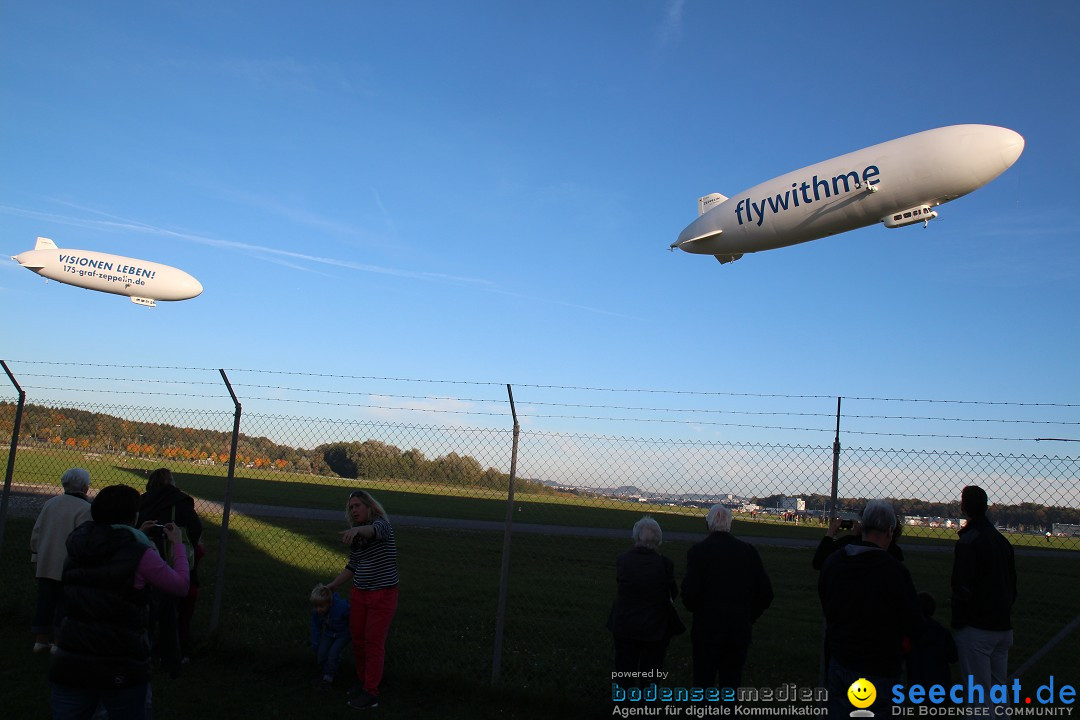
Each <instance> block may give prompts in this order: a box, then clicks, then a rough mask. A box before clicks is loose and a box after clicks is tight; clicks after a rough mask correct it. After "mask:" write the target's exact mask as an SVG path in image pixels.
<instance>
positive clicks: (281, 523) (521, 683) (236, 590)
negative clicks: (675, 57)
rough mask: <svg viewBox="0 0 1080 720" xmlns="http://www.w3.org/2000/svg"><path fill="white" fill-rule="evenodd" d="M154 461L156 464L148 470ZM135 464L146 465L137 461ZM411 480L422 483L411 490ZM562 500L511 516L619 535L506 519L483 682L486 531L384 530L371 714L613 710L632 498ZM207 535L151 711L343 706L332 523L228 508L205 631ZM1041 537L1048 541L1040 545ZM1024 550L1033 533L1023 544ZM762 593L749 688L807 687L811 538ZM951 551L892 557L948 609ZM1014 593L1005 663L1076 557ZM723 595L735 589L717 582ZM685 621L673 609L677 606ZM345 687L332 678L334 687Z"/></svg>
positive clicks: (781, 563)
mask: <svg viewBox="0 0 1080 720" xmlns="http://www.w3.org/2000/svg"><path fill="white" fill-rule="evenodd" d="M34 455H35V454H33V453H27V454H23V453H20V456H19V464H18V465H17V474H16V480H17V481H21V482H27V481H29V482H38V483H40V484H43V485H49V486H51V487H55V478H56V477H57V476H58V475H59V474H60V472H61V471H62V470H63V468H65V467H67V466H69V465H70V464H76V462H78V463H79V464H82V465H84V466H90V465H91V461H88V460H87V459H86V458H83V457H78V456H76V454H75V453H72V457H63V458H57V457H56V456H55V454H54V455H50V456H48V461H49V464H48V465H47V466H45V465H44V461H45V460H46V458H44V457H36V458H35V457H34ZM129 464H130V466H129V467H124V466H123V465H122V464H120V463H118V462H117V458H108V459H103V460H102V461H100V462H99V463H98V464H97V465H96V466H94V467H89V469H90V470H91V472H92V473H93V475H94V478H95V487H101V486H103V485H105V484H111V483H114V482H119V481H121V480H124V481H126V482H129V483H130V484H132V485H135V486H136V487H139V488H141V487H142V485H143V483H144V482H145V480H144V475H143V473H142V470H143V469H144V467H143V465H142V463H134V462H130V461H129ZM156 465H157V464H154V466H156ZM145 467H150V465H149V464H147V465H146V466H145ZM206 470H208V471H210V470H212V471H213V472H205V473H204V472H203V468H200V469H199V472H198V473H194V472H184V473H180V474H178V484H180V485H181V487H182V488H183V489H184V490H185V491H187V492H190V493H191V494H193V495H196V496H197V497H199V498H203V499H206V500H214V501H220V500H221V499H222V498H223V495H224V483H223V478H222V475H221V474H220V468H207V469H206ZM267 475H268V476H267V477H260V478H241V479H238V480H237V481H236V484H235V487H234V494H233V500H234V502H245V503H263V504H279V505H289V506H303V507H318V508H331V509H336V508H339V507H342V506H343V504H344V499H345V491H346V489H347V488H348V487H353V486H355V484H354V483H350V484H348V485H346V484H345V483H344V482H343V481H336V484H335V485H328V484H325V483H327V482H335V481H330V480H324V479H319V478H306V477H299V476H289V475H287V474H278V473H268V474H267ZM364 487H368V488H373V489H375V490H376V492H377V494H378V496H379V498H380V499H381V500H382V501H383V502H384V504H385V505H386V506H387V508H388V510H389V511H390V513H391V515H392V516H393V515H394V514H405V515H421V516H436V517H459V518H470V519H488V520H501V519H502V518H503V517H504V515H505V511H506V504H505V500H504V499H497V498H493V497H490V496H488V497H483V496H480V497H477V496H476V494H472V495H470V494H468V493H464V492H461V491H458V492H455V493H452V494H451V493H446V494H440V493H439V489H438V488H427V487H420V486H412V487H410V488H408V489H407V490H403V489H391V488H389V487H384V486H383V484H381V483H368V482H365V483H364ZM421 490H424V492H420V491H421ZM570 500H571V499H570V498H552V497H549V496H534V497H521V498H518V502H516V503H515V508H517V507H520V508H521V510H520V511H515V520H516V521H517V520H520V521H522V522H532V523H541V524H558V525H577V526H584V527H609V528H620V529H624V530H625V531H626V533H627V539H626V541H622V540H609V539H603V538H591V537H590V538H583V537H561V536H554V535H547V534H524V533H522V534H515V536H514V538H513V545H512V551H511V573H510V584H509V595H508V602H507V619H506V644H505V647H504V651H503V667H502V675H501V681H502V683H501V685H502V689H500V690H492V689H491V688H490V683H491V675H492V651H493V646H494V641H495V638H494V628H495V612H496V604H497V596H498V583H499V568H500V561H501V552H502V534H501V533H496V532H478V531H453V530H430V529H422V528H415V527H398V528H397V532H396V534H397V541H398V546H399V557H400V571H401V580H402V584H401V587H402V590H401V601H400V607H399V611H398V615H397V617H396V618H395V620H394V624H393V626H392V629H391V637H390V640H389V644H388V664H387V680H386V688H385V703H384V706H383V707H382V708H380V711H379V712H380V713H381V714H382V715H383V716H384V717H390V718H393V717H427V716H431V715H436V714H437V715H438V716H439V717H445V718H456V717H461V718H465V717H469V718H475V717H496V718H498V717H507V718H510V717H514V718H533V717H536V718H540V717H551V716H560V717H562V716H566V717H593V716H597V715H596V714H597V713H601V712H603V711H607V712H608V713H609V712H610V705H609V704H608V700H609V699H610V694H609V693H610V663H611V652H612V651H611V638H610V635H609V634H608V633H607V631H606V630H605V628H604V621H605V618H606V616H607V612H608V609H609V607H610V604H611V601H612V599H613V597H614V592H615V586H614V560H615V557H616V556H617V555H618V554H619V553H620V552H622V551H623V550H625V549H626V548H627V547H628V546H629V528H630V526H631V525H632V524H633V522H634V521H635V520H636V519H637V518H638V517H640V515H641V514H642V511H643V510H644V509H645V508H642V507H639V506H631V507H586V506H581V505H574V504H572V503H571V502H570ZM653 510H654V515H656V516H657V517H658V518H659V520H660V522H661V524H662V525H663V527H664V529H665V530H666V531H672V530H681V531H685V532H693V533H700V532H701V530H702V526H703V522H702V519H701V514H702V511H697V512H696V513H695V514H694V515H691V514H671V513H668V512H665V510H668V509H665V508H654V509H653ZM205 519H206V520H207V529H206V532H205V533H204V542H205V543H206V545H207V546H208V551H209V554H208V561H207V563H206V564H205V565H204V566H203V569H202V570H201V575H202V578H203V588H202V591H201V592H202V594H201V598H200V604H199V610H198V613H197V616H196V627H195V630H196V633H197V634H198V635H199V636H200V638H201V645H200V648H199V652H198V656H197V657H196V659H195V662H194V663H193V664H192V666H191V667H190V669H189V672H188V673H187V674H186V675H185V676H184V677H182V678H180V679H179V680H176V681H171V680H168V679H167V678H164V677H160V678H157V679H156V680H155V692H156V697H157V701H156V716H157V717H158V718H166V719H168V718H189V717H200V718H224V717H226V716H232V715H234V714H236V713H243V714H244V715H245V716H247V715H249V714H251V715H253V714H259V715H268V716H271V717H306V716H310V715H311V714H314V713H316V712H317V713H318V714H320V715H323V714H326V715H329V716H331V717H334V716H336V714H338V713H341V714H349V711H348V710H347V708H345V707H344V699H343V695H342V694H341V693H335V694H334V695H330V696H318V695H315V694H314V693H313V692H312V691H311V690H310V689H309V688H308V683H309V681H310V678H311V677H312V675H313V670H314V668H313V667H312V666H311V662H310V658H309V657H308V650H307V633H308V624H307V623H308V617H307V609H306V607H307V606H306V601H307V594H308V592H309V591H310V588H311V586H312V585H314V583H315V582H316V581H320V580H322V581H325V580H327V579H329V578H330V577H332V576H333V575H334V574H335V573H336V572H337V570H338V569H339V568H340V567H341V565H342V563H343V558H344V553H343V551H342V549H341V547H340V545H339V543H338V542H337V534H336V533H337V531H338V530H340V529H341V527H342V525H341V523H336V522H323V521H297V520H283V519H280V518H274V519H272V520H271V519H266V518H256V517H247V516H239V515H238V516H235V517H233V518H232V520H231V522H230V534H229V547H228V553H227V561H226V567H225V579H224V583H223V586H222V593H223V594H222V605H221V621H220V624H219V632H218V633H217V634H216V636H214V637H210V636H209V635H208V633H207V629H208V627H209V617H210V608H211V599H212V593H213V591H214V573H213V570H214V561H215V559H216V558H217V557H218V555H219V552H218V550H219V548H218V542H219V534H220V533H219V530H218V527H217V526H216V523H218V522H219V518H218V517H214V516H211V515H207V516H206V518H205ZM31 524H32V523H31V521H29V520H20V519H11V520H9V522H8V525H7V531H6V533H5V537H4V553H3V557H2V558H0V572H2V573H3V575H2V576H3V577H4V583H3V586H2V588H0V627H2V636H0V637H2V639H0V658H2V660H3V662H2V669H0V682H3V683H4V687H5V696H6V697H10V698H11V699H10V700H9V702H10V703H12V704H10V705H8V706H7V707H10V708H12V711H11V712H12V714H10V715H8V713H7V712H5V715H6V716H10V717H18V718H22V717H27V718H30V717H40V716H43V715H44V714H45V711H44V708H45V706H46V704H47V688H46V686H45V683H44V679H43V673H44V667H45V662H46V660H45V659H44V658H41V657H40V656H31V655H30V653H29V647H30V642H29V632H28V630H27V629H28V627H29V623H30V615H31V612H32V608H33V600H34V589H33V580H32V570H31V566H30V565H29V563H28V562H26V560H27V559H28V558H27V555H26V554H25V548H26V547H27V543H28V537H29V531H30V526H31ZM735 531H736V533H737V534H745V535H757V536H762V535H777V536H786V537H805V538H808V539H815V540H816V539H817V538H818V537H820V535H821V529H820V528H818V527H795V526H793V525H790V524H770V523H749V522H746V523H741V524H740V525H737V526H736V528H735ZM920 541H921V542H927V543H947V542H949V538H948V537H945V536H936V537H931V538H925V539H922V538H919V539H915V538H909V537H906V536H905V538H904V543H905V545H908V544H911V545H913V546H914V545H917V544H918V543H919V542H920ZM1044 542H1045V541H1044ZM689 545H690V543H689V542H667V543H665V544H664V545H663V547H662V548H661V550H662V552H663V553H664V554H666V555H668V556H669V557H671V558H672V559H674V560H675V563H676V572H677V575H679V576H681V574H682V569H683V568H684V567H685V562H684V559H685V553H686V550H687V548H688V547H689ZM1036 547H1039V546H1036ZM760 552H761V555H762V559H763V561H764V563H765V565H766V568H767V570H768V572H769V574H770V576H771V578H772V581H773V584H774V587H775V590H776V600H775V602H774V604H773V607H772V608H770V610H769V611H768V612H767V613H766V614H765V615H764V616H763V618H762V619H761V620H760V621H759V623H758V624H757V625H756V626H755V630H754V643H753V645H752V648H751V653H750V658H749V660H748V663H747V669H746V677H745V684H746V685H748V686H758V687H776V686H779V685H781V684H783V683H791V682H794V683H796V684H798V685H799V686H813V685H815V684H816V678H817V667H818V660H817V658H818V649H819V640H820V633H821V617H820V609H819V605H818V601H817V595H816V581H817V577H816V573H814V572H813V570H812V569H811V568H810V556H811V550H810V549H809V548H806V549H791V548H782V547H771V546H761V547H760ZM951 561H952V558H951V554H949V553H947V552H945V553H941V552H918V551H917V548H915V547H912V551H911V552H909V553H908V558H907V565H908V567H909V569H910V570H911V573H912V575H913V577H914V579H915V581H916V584H917V585H918V586H919V587H920V589H926V590H929V591H930V592H932V593H933V594H934V595H935V596H937V597H938V599H939V602H940V604H941V605H942V606H943V607H942V608H941V609H940V610H939V616H940V619H947V612H948V608H947V604H948V603H947V598H948V595H949V588H948V582H949V571H950V567H951ZM1018 570H1019V574H1020V600H1019V602H1018V605H1017V608H1016V611H1015V614H1014V620H1015V623H1016V645H1015V647H1014V649H1013V651H1012V653H1011V656H1010V666H1011V667H1013V668H1016V667H1019V665H1020V664H1021V663H1023V662H1024V661H1025V660H1026V659H1027V658H1028V657H1030V656H1031V655H1032V653H1034V652H1035V651H1036V650H1038V649H1039V648H1040V647H1042V646H1043V645H1044V644H1045V643H1046V642H1047V641H1048V640H1049V639H1050V638H1052V637H1053V636H1054V635H1055V634H1056V633H1057V632H1058V631H1059V630H1060V629H1061V628H1062V627H1063V626H1064V625H1065V624H1066V623H1068V622H1069V621H1070V620H1072V619H1073V618H1074V617H1076V616H1077V614H1080V554H1077V555H1076V556H1075V558H1073V557H1069V556H1065V558H1064V559H1063V558H1062V557H1059V556H1057V555H1046V556H1040V555H1039V554H1035V555H1030V554H1029V555H1024V556H1023V557H1021V558H1020V559H1019V561H1018ZM732 591H733V592H737V591H738V584H737V579H733V582H732ZM683 615H684V619H685V620H687V621H689V617H688V616H687V615H686V613H685V612H684V613H683ZM1075 647H1076V635H1075V634H1074V635H1073V637H1071V638H1068V639H1066V640H1065V641H1064V642H1062V643H1060V644H1059V645H1058V646H1057V647H1056V649H1054V650H1053V651H1051V652H1050V653H1049V654H1047V655H1046V656H1045V657H1044V658H1043V659H1042V660H1041V661H1040V662H1039V663H1038V664H1036V665H1035V666H1034V667H1032V668H1031V669H1030V670H1029V671H1028V672H1027V673H1025V676H1024V679H1023V682H1025V683H1027V682H1028V680H1027V678H1031V679H1032V682H1037V683H1041V682H1045V680H1046V678H1048V677H1049V676H1050V675H1051V674H1052V675H1054V676H1055V678H1057V680H1058V681H1059V682H1070V683H1071V684H1073V685H1076V684H1080V683H1078V681H1080V659H1078V658H1077V655H1076V652H1075ZM689 658H690V646H689V639H688V635H682V636H680V637H677V638H675V640H674V641H673V643H672V646H671V648H670V650H669V653H668V661H667V665H668V669H669V670H670V671H671V672H672V677H671V679H670V680H669V683H670V684H672V685H688V684H689V683H690V677H691V675H690V663H689ZM344 688H345V686H344V684H343V685H342V686H341V688H340V690H341V691H342V692H343V691H344Z"/></svg>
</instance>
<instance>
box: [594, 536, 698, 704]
mask: <svg viewBox="0 0 1080 720" xmlns="http://www.w3.org/2000/svg"><path fill="white" fill-rule="evenodd" d="M633 539H634V547H633V548H631V549H630V550H627V551H626V552H624V553H623V554H622V555H620V556H619V558H618V560H617V561H616V562H615V582H616V584H617V586H618V593H617V595H616V597H615V603H614V605H613V606H612V608H611V615H610V616H609V618H608V629H609V630H611V634H612V636H613V637H614V641H615V670H616V672H635V671H638V672H642V671H646V672H647V671H650V670H658V669H661V668H662V667H663V664H664V655H665V654H666V653H667V647H668V643H669V642H670V640H671V636H672V635H677V634H679V633H681V632H683V631H684V630H685V629H686V628H685V627H684V626H683V624H682V622H681V621H679V617H678V614H677V613H676V612H675V607H674V605H673V604H672V600H673V599H674V598H675V596H676V595H677V594H678V592H679V587H678V585H677V584H676V583H675V563H673V562H672V561H671V558H668V557H664V556H663V555H661V554H660V553H658V552H657V551H656V549H657V548H658V547H660V543H661V542H662V541H663V533H662V532H661V530H660V524H659V523H657V522H656V520H653V519H652V518H651V517H649V516H648V515H646V516H645V517H643V518H641V519H640V520H638V521H637V522H636V523H635V524H634V530H633ZM644 682H646V681H644V680H642V679H641V678H639V679H638V684H639V685H640V684H644Z"/></svg>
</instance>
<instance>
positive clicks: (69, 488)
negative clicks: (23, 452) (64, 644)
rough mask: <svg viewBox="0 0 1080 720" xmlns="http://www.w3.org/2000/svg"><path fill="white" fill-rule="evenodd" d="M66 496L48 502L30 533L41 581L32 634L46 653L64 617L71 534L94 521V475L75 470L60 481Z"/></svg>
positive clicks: (36, 648)
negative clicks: (88, 494)
mask: <svg viewBox="0 0 1080 720" xmlns="http://www.w3.org/2000/svg"><path fill="white" fill-rule="evenodd" d="M60 485H61V486H63V488H64V494H63V495H57V496H56V497H54V498H51V499H49V500H48V501H46V503H45V504H44V505H42V507H41V512H40V513H38V516H37V520H36V521H34V529H33V530H32V531H31V533H30V561H31V562H32V563H34V568H35V570H34V576H35V577H36V578H37V607H36V609H35V610H34V620H33V625H32V627H31V628H30V631H31V632H32V633H34V652H45V651H46V650H48V649H49V648H50V647H52V643H51V642H50V638H51V637H52V634H53V633H54V632H55V631H56V628H57V627H59V625H60V618H61V617H62V615H63V587H62V585H61V584H60V577H61V575H62V573H63V572H64V561H65V560H67V546H66V545H65V543H66V542H67V538H68V535H69V534H71V531H72V530H74V529H75V528H77V527H79V526H80V525H82V524H83V523H84V522H86V521H88V520H89V519H90V501H89V500H87V498H86V491H87V490H89V489H90V473H89V472H87V471H86V470H84V469H82V468H71V469H69V470H68V471H67V472H65V473H64V474H63V476H61V478H60Z"/></svg>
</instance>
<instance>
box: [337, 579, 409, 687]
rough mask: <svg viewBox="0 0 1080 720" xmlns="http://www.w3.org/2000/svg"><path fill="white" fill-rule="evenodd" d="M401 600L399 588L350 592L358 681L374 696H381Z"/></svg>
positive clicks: (353, 590)
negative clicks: (388, 645)
mask: <svg viewBox="0 0 1080 720" xmlns="http://www.w3.org/2000/svg"><path fill="white" fill-rule="evenodd" d="M397 599H398V589H397V588H396V587H392V588H386V589H384V590H358V589H357V588H353V589H352V592H350V593H349V632H350V633H351V634H352V648H353V658H354V659H355V660H356V678H357V679H358V680H359V681H360V682H361V683H363V685H364V690H365V691H367V692H368V693H369V694H370V695H373V696H374V697H379V683H380V682H382V676H383V662H384V660H385V659H386V635H387V633H388V632H390V621H391V620H393V619H394V613H395V612H396V611H397Z"/></svg>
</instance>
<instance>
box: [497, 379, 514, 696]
mask: <svg viewBox="0 0 1080 720" xmlns="http://www.w3.org/2000/svg"><path fill="white" fill-rule="evenodd" d="M506 393H507V394H508V395H509V396H510V413H511V414H512V415H513V416H514V445H513V449H512V450H511V451H510V480H509V483H508V485H509V487H508V488H507V491H506V523H505V525H504V527H503V549H502V570H501V571H500V573H499V605H498V609H497V610H496V611H495V655H494V657H493V658H492V660H491V686H492V687H497V686H498V685H499V675H500V674H501V672H502V646H503V628H504V627H505V625H506V593H507V587H508V586H509V584H510V531H511V530H512V528H513V525H514V478H516V477H517V455H518V436H519V435H520V434H521V426H520V425H518V418H517V408H515V407H514V391H513V389H512V388H511V387H510V384H509V383H507V384H506Z"/></svg>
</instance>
